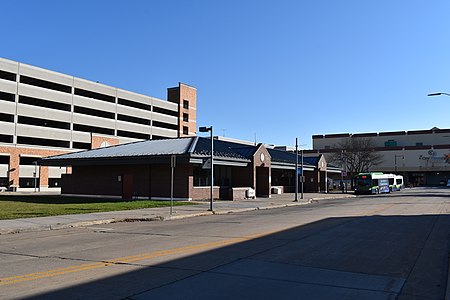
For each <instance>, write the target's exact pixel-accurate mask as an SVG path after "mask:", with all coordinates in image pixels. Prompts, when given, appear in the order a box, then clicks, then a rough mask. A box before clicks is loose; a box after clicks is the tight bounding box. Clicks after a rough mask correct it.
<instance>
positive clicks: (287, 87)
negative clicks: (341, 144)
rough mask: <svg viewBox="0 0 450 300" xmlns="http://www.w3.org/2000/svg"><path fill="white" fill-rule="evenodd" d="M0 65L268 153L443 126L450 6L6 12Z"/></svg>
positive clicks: (6, 4)
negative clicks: (190, 106) (104, 93)
mask: <svg viewBox="0 0 450 300" xmlns="http://www.w3.org/2000/svg"><path fill="white" fill-rule="evenodd" d="M1 11H2V13H1V15H2V17H1V18H0V26H1V27H0V32H1V42H0V56H1V57H4V58H8V59H12V60H16V61H19V62H23V63H27V64H31V65H35V66H38V67H42V68H47V69H51V70H54V71H58V72H62V73H65V74H70V75H74V76H77V77H82V78H86V79H89V80H94V81H100V82H102V83H104V84H108V85H112V86H116V87H120V88H123V89H128V90H132V91H135V92H138V93H143V94H147V95H150V96H154V97H158V98H162V99H166V88H167V87H172V86H177V84H178V82H179V81H181V82H184V83H187V84H190V85H193V86H195V87H197V89H198V118H197V125H199V126H203V125H213V126H214V128H215V133H216V134H218V135H223V134H225V135H226V136H227V137H233V138H238V139H245V140H251V141H253V140H254V137H255V134H256V137H257V141H258V142H265V143H272V144H278V145H291V146H292V145H294V143H295V137H299V138H300V144H306V146H305V148H309V147H310V146H311V136H312V135H313V134H327V133H343V132H351V133H357V132H380V131H393V130H415V129H430V128H432V127H434V126H437V127H439V128H450V114H449V108H450V97H445V96H442V97H433V98H430V97H427V96H426V95H427V93H429V92H438V91H439V92H450V18H449V12H450V1H448V0H438V1H433V0H430V1H418V0H396V1H393V0H376V1H375V0H372V1H361V0H341V1H333V0H327V1H320V0H317V1H316V0H315V1H295V0H292V1H283V0H280V1H273V0H272V1H265V0H257V1H256V0H255V1H253V0H252V1H245V0H239V1H236V0H227V1H213V0H210V1H207V0H203V1H200V0H192V1H189V0H179V1H171V0H159V1H151V0H147V1H131V0H129V1H125V0H124V1H114V0H108V1H95V0H90V1H82V0H77V1H59V0H58V1H56V0H55V1H46V0H42V1H32V0H29V1H20V0H17V1H3V2H2V4H1Z"/></svg>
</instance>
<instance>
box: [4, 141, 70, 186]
mask: <svg viewBox="0 0 450 300" xmlns="http://www.w3.org/2000/svg"><path fill="white" fill-rule="evenodd" d="M68 152H69V151H61V150H45V149H39V148H19V147H0V153H6V154H9V170H10V173H9V181H10V186H13V187H18V186H19V177H20V174H19V162H20V155H28V156H36V157H47V156H51V155H58V154H64V153H68ZM39 177H40V178H39V183H40V186H41V187H44V186H48V167H41V168H40V176H39Z"/></svg>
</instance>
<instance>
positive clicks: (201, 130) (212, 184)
mask: <svg viewBox="0 0 450 300" xmlns="http://www.w3.org/2000/svg"><path fill="white" fill-rule="evenodd" d="M198 130H199V131H200V132H208V131H209V132H210V133H211V158H210V159H211V197H210V200H209V210H210V211H213V199H214V139H213V127H212V126H209V127H200V128H199V129H198Z"/></svg>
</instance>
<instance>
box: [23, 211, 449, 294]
mask: <svg viewBox="0 0 450 300" xmlns="http://www.w3.org/2000/svg"><path fill="white" fill-rule="evenodd" d="M449 232H450V216H449V215H424V216H366V217H344V218H328V219H324V220H321V221H317V222H314V223H310V224H307V225H303V226H298V227H295V228H292V229H289V230H285V231H282V232H278V233H273V234H270V235H267V236H262V237H258V238H254V239H250V240H247V241H243V242H239V243H235V244H230V245H227V246H224V247H221V248H218V249H214V250H209V251H205V252H203V253H199V254H193V255H189V256H186V257H184V258H181V259H174V260H170V261H165V262H162V263H155V264H152V263H151V261H148V260H147V261H144V260H143V261H136V262H134V263H130V269H133V271H129V272H126V273H122V274H120V275H117V276H111V277H108V278H104V279H100V280H93V281H91V282H89V283H86V284H80V285H75V286H71V287H68V288H65V289H61V290H55V291H51V292H48V293H45V294H41V295H36V296H33V297H29V298H28V299H65V300H69V299H275V298H276V299H393V298H397V299H410V298H420V297H424V298H426V299H443V298H444V293H445V287H446V281H447V272H448V268H447V266H448V250H449V247H448V246H449V245H448V236H449ZM225 239H226V238H224V240H225ZM216 240H217V239H216ZM151 247H152V245H149V251H150V252H151V251H152V250H151ZM130 252H131V251H130ZM130 254H131V253H130ZM144 263H145V264H146V265H144ZM121 266H122V267H123V265H121ZM83 274H84V273H80V276H82V275H83ZM40 280H52V278H49V279H40ZM36 284H38V283H37V282H36Z"/></svg>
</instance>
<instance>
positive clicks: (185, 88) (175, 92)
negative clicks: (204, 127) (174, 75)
mask: <svg viewBox="0 0 450 300" xmlns="http://www.w3.org/2000/svg"><path fill="white" fill-rule="evenodd" d="M167 100H168V101H170V102H175V103H178V107H179V111H178V112H179V115H178V119H179V122H178V124H179V125H178V137H184V136H194V135H196V133H197V89H196V88H194V87H192V86H189V85H187V84H184V83H181V82H180V83H179V85H178V87H174V88H169V89H167ZM184 100H187V101H189V108H187V109H186V108H184V107H183V101H184ZM185 113H186V114H188V115H189V121H188V122H185V121H184V120H183V114H185ZM183 127H188V131H189V134H188V135H185V134H183Z"/></svg>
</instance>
